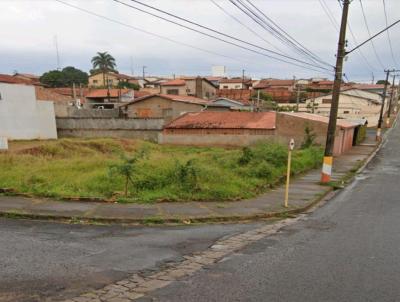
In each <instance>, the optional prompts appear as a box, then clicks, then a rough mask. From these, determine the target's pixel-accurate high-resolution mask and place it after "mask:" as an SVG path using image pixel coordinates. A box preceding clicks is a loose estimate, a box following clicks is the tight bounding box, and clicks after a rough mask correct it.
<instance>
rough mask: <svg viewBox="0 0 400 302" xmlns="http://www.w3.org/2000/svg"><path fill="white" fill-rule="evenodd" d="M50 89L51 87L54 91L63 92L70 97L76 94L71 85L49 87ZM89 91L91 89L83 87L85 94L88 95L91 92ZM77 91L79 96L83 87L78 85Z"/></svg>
mask: <svg viewBox="0 0 400 302" xmlns="http://www.w3.org/2000/svg"><path fill="white" fill-rule="evenodd" d="M49 89H51V90H52V91H53V92H56V93H58V94H62V95H66V96H70V97H73V95H74V93H73V91H72V88H71V87H59V88H49ZM89 91H90V90H89V88H82V94H83V96H86V95H87V94H88V93H89ZM75 92H76V95H77V97H80V93H81V89H80V88H79V87H78V86H77V87H76V89H75Z"/></svg>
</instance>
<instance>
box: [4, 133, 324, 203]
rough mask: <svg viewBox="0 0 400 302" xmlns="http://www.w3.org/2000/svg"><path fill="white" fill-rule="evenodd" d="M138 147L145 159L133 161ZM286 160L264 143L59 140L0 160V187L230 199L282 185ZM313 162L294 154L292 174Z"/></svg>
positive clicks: (144, 198) (130, 198)
mask: <svg viewBox="0 0 400 302" xmlns="http://www.w3.org/2000/svg"><path fill="white" fill-rule="evenodd" d="M144 149H145V150H146V156H139V155H140V154H142V153H141V152H139V153H138V150H144ZM132 158H135V160H133V161H132ZM286 161H287V147H286V146H283V145H279V144H271V143H259V144H257V145H255V146H252V147H246V148H243V149H224V148H217V147H215V148H211V147H183V146H160V145H157V144H153V143H148V142H142V141H133V140H118V139H86V140H85V139H61V140H58V141H52V142H45V143H44V144H42V145H40V146H38V147H34V148H30V149H25V150H23V151H18V152H9V153H3V154H0V187H5V188H14V189H16V190H17V191H19V192H23V193H30V194H33V195H36V196H47V197H56V198H61V197H101V198H108V199H109V198H113V199H115V200H119V201H121V202H157V201H190V200H205V201H207V200H220V201H222V200H225V201H226V200H238V199H243V198H251V197H254V196H256V195H257V194H259V193H262V192H263V191H265V190H266V189H267V188H270V187H271V186H273V185H274V184H277V183H278V182H280V181H282V180H283V178H284V176H285V173H286ZM321 161H322V150H321V149H320V148H317V147H309V148H306V149H302V150H295V151H294V152H293V160H292V165H293V169H292V173H293V174H298V173H301V172H304V171H307V170H309V169H312V168H316V167H318V166H319V165H320V163H321ZM110 171H111V172H112V173H110ZM125 195H126V196H125Z"/></svg>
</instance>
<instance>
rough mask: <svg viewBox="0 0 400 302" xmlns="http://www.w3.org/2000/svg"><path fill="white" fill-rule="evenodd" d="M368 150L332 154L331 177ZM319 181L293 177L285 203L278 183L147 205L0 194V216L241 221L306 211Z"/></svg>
mask: <svg viewBox="0 0 400 302" xmlns="http://www.w3.org/2000/svg"><path fill="white" fill-rule="evenodd" d="M374 150H375V145H374V144H370V143H369V144H364V145H361V146H356V147H354V148H353V149H352V150H351V151H350V152H349V153H347V154H345V155H342V156H340V157H339V158H336V159H335V161H334V171H333V181H341V180H343V179H344V178H346V176H348V175H349V173H352V172H353V173H354V172H355V169H357V168H358V167H360V165H361V163H362V162H363V161H364V160H365V159H367V158H368V156H369V155H370V154H371V153H372V152H373V151H374ZM319 180H320V169H316V170H312V171H310V172H308V173H306V174H305V175H302V176H299V177H296V178H294V179H293V180H292V182H291V186H290V197H289V208H284V207H283V206H282V202H283V198H284V190H285V188H284V186H283V185H282V186H279V187H277V188H275V189H273V190H270V191H268V192H266V193H264V194H262V195H260V196H259V197H257V198H254V199H250V200H243V201H233V202H186V203H178V202H176V203H171V202H165V203H157V204H148V205H147V204H118V203H114V204H110V203H103V202H76V201H56V200H51V199H41V198H25V197H11V196H0V216H6V217H25V218H36V219H52V220H65V221H71V220H72V221H80V220H82V221H89V222H95V221H97V222H117V223H168V222H169V223H182V222H183V223H190V222H206V221H209V222H212V221H239V220H241V221H245V220H248V219H255V218H267V217H273V216H279V215H284V214H290V213H298V212H302V211H304V210H306V209H307V208H308V207H310V206H312V205H313V204H314V203H315V202H317V201H319V200H320V199H321V198H322V197H323V196H325V195H326V194H327V193H329V192H330V191H332V188H331V187H329V186H322V185H320V184H319Z"/></svg>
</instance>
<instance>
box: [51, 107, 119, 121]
mask: <svg viewBox="0 0 400 302" xmlns="http://www.w3.org/2000/svg"><path fill="white" fill-rule="evenodd" d="M57 117H58V116H57ZM65 117H93V118H118V117H119V109H118V108H116V109H88V108H81V109H78V108H76V107H75V106H69V107H68V108H67V116H65Z"/></svg>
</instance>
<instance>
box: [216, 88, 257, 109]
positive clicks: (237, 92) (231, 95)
mask: <svg viewBox="0 0 400 302" xmlns="http://www.w3.org/2000/svg"><path fill="white" fill-rule="evenodd" d="M217 97H221V98H227V99H231V100H234V101H239V102H241V103H243V105H249V104H250V99H251V90H249V89H218V90H217Z"/></svg>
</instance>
